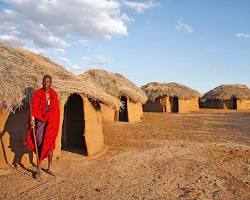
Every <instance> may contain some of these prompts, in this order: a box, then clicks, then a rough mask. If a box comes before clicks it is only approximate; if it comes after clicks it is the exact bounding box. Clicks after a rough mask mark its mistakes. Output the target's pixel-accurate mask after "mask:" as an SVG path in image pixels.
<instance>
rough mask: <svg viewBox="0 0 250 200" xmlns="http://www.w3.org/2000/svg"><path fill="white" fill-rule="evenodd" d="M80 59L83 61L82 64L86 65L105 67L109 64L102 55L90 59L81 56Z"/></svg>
mask: <svg viewBox="0 0 250 200" xmlns="http://www.w3.org/2000/svg"><path fill="white" fill-rule="evenodd" d="M82 59H83V60H84V63H85V64H86V65H88V66H89V65H97V66H98V65H107V64H110V63H111V62H110V61H109V60H108V59H107V58H106V57H105V56H103V55H95V56H91V57H87V56H82Z"/></svg>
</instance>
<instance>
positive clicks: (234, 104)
mask: <svg viewBox="0 0 250 200" xmlns="http://www.w3.org/2000/svg"><path fill="white" fill-rule="evenodd" d="M233 109H235V110H237V99H236V98H233Z"/></svg>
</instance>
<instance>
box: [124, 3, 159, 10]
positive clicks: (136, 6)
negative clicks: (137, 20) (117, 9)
mask: <svg viewBox="0 0 250 200" xmlns="http://www.w3.org/2000/svg"><path fill="white" fill-rule="evenodd" d="M121 2H122V4H124V5H125V6H127V7H128V8H132V9H134V10H136V11H137V12H138V13H143V12H144V11H145V10H148V9H151V8H154V7H155V6H158V5H159V4H157V3H153V2H152V1H145V2H137V1H121Z"/></svg>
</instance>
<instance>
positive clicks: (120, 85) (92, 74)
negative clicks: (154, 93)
mask: <svg viewBox="0 0 250 200" xmlns="http://www.w3.org/2000/svg"><path fill="white" fill-rule="evenodd" d="M79 76H80V77H82V78H84V79H85V80H87V82H90V83H94V84H95V85H96V86H97V87H101V88H102V89H103V90H104V91H105V92H106V93H108V94H110V95H111V96H114V97H116V98H118V99H119V98H120V97H121V96H127V97H128V98H129V99H130V100H131V101H133V102H141V103H145V102H146V101H147V96H146V95H145V93H144V92H143V91H142V90H141V89H140V88H139V87H138V86H136V85H135V84H134V83H132V82H131V81H130V80H128V79H127V78H125V77H124V76H123V75H121V74H118V73H112V72H108V71H105V70H103V69H91V70H88V71H86V72H84V73H82V74H80V75H79Z"/></svg>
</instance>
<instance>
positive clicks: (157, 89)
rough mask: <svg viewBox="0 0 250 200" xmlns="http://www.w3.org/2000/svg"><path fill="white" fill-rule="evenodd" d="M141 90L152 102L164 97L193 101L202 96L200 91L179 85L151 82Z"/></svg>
mask: <svg viewBox="0 0 250 200" xmlns="http://www.w3.org/2000/svg"><path fill="white" fill-rule="evenodd" d="M141 88H142V90H143V91H144V92H145V93H146V95H147V96H148V99H149V100H151V101H154V100H155V99H156V98H158V97H163V96H169V97H178V98H180V99H191V98H194V97H199V96H200V93H199V92H198V91H196V90H193V89H191V88H189V87H187V86H185V85H181V84H178V83H158V82H151V83H148V84H146V85H144V86H142V87H141Z"/></svg>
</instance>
